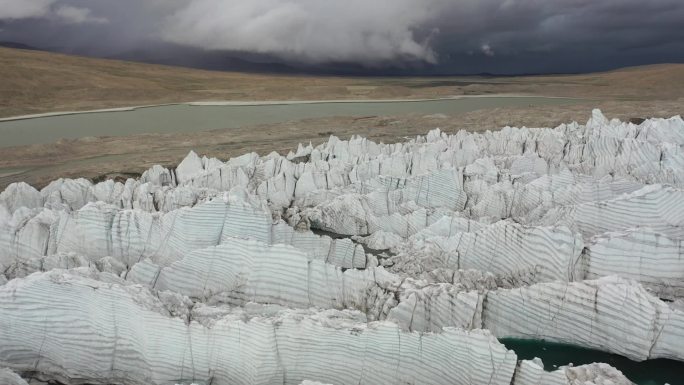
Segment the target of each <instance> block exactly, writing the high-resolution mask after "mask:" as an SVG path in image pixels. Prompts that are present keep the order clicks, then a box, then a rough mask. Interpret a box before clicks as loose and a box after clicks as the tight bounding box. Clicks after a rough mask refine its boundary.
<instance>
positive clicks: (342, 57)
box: [0, 0, 684, 74]
mask: <svg viewBox="0 0 684 385" xmlns="http://www.w3.org/2000/svg"><path fill="white" fill-rule="evenodd" d="M682 24H684V0H0V41H11V42H19V43H25V44H29V45H32V46H36V47H38V48H46V49H52V50H58V51H63V52H70V53H80V54H88V55H96V56H105V57H123V58H129V59H140V60H148V61H161V62H169V63H180V64H188V65H194V66H200V67H201V66H205V67H212V68H215V67H221V65H222V60H225V63H226V64H225V65H226V67H230V60H229V58H230V57H240V58H243V59H248V60H250V61H254V60H257V61H262V62H268V63H281V64H285V65H288V66H294V67H299V68H305V69H309V70H323V71H325V70H326V69H331V70H337V69H339V68H353V69H354V70H355V71H368V72H369V73H371V72H372V73H382V72H383V71H388V72H392V73H395V72H397V71H398V72H402V71H403V72H405V73H410V72H419V73H457V74H458V73H483V72H489V73H502V74H503V73H545V72H585V71H594V70H603V69H609V68H615V67H621V66H629V65H637V64H649V63H663V62H684V27H682ZM204 50H206V51H210V52H204Z"/></svg>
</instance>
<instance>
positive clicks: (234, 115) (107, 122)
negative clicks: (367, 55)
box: [0, 96, 581, 147]
mask: <svg viewBox="0 0 684 385" xmlns="http://www.w3.org/2000/svg"><path fill="white" fill-rule="evenodd" d="M580 101H581V100H580V99H568V98H545V97H515V96H509V97H470V98H468V97H466V98H461V99H437V100H421V101H366V102H363V101H361V102H356V101H354V102H315V103H307V102H304V103H291V104H257V105H188V104H176V105H164V106H152V107H141V108H137V109H134V110H128V111H106V112H89V113H76V114H69V115H53V116H44V117H34V118H29V119H20V120H6V121H0V147H10V146H21V145H28V144H36V143H51V142H54V141H56V140H58V139H60V138H67V139H76V138H81V137H85V136H124V135H133V134H141V133H171V132H195V131H206V130H213V129H222V128H236V127H240V126H244V125H253V124H268V123H278V122H286V121H295V120H301V119H308V118H323V117H332V116H376V115H400V114H406V113H419V114H426V115H428V114H437V113H443V114H450V113H460V112H468V111H474V110H478V109H484V108H495V107H527V106H556V105H566V104H574V103H578V102H580ZM426 129H427V127H426Z"/></svg>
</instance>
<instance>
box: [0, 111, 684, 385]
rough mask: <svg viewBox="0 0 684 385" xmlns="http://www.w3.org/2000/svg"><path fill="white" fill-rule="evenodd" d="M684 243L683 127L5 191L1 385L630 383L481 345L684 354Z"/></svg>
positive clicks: (199, 167)
mask: <svg viewBox="0 0 684 385" xmlns="http://www.w3.org/2000/svg"><path fill="white" fill-rule="evenodd" d="M683 242H684V121H683V120H682V119H681V118H680V117H673V118H669V119H647V120H645V121H644V122H642V123H641V124H633V123H629V122H621V121H618V120H608V119H607V118H605V117H604V116H603V114H602V113H601V112H600V111H598V110H594V111H593V112H592V116H591V118H590V119H589V121H588V122H587V123H586V124H578V123H569V124H562V125H560V126H558V127H555V128H526V127H523V128H516V127H505V128H502V129H501V130H498V131H486V132H466V131H459V132H457V133H454V134H447V133H445V132H442V131H440V130H439V129H434V130H432V131H430V132H429V133H428V134H427V135H425V136H418V137H415V138H411V139H407V141H406V142H403V143H394V144H384V143H375V142H373V141H370V140H368V139H365V138H362V137H358V136H355V137H352V138H351V139H349V140H342V139H339V138H336V137H334V136H331V137H330V139H329V140H328V141H326V142H325V143H323V144H320V145H317V146H314V145H312V144H308V145H306V144H302V145H299V146H298V148H297V149H296V150H293V151H292V152H290V153H289V154H287V155H285V156H283V155H280V154H277V153H271V154H268V155H265V156H259V155H258V154H255V153H249V154H245V155H243V156H240V157H236V158H232V159H229V160H227V161H221V160H218V159H216V158H207V157H200V156H199V155H198V154H196V153H195V152H190V153H189V154H188V155H187V156H186V158H185V159H184V160H183V161H182V162H181V163H180V164H179V165H178V166H177V167H176V168H165V167H162V166H154V167H152V168H150V169H149V170H147V171H146V172H145V173H143V174H142V176H141V177H140V178H138V179H133V178H131V179H128V180H127V181H125V182H115V181H113V180H107V181H103V182H100V183H93V182H91V181H89V180H87V179H58V180H56V181H54V182H52V183H50V184H49V185H47V186H46V187H44V188H43V189H41V190H37V189H35V188H34V187H32V186H30V185H28V184H26V183H22V182H19V183H14V184H11V185H9V186H8V187H7V188H6V189H5V190H4V191H3V192H1V193H0V382H3V383H4V382H7V383H9V384H22V383H24V380H22V377H24V378H27V377H26V376H30V378H32V379H35V381H50V380H52V381H59V382H60V383H63V384H80V383H93V384H112V383H115V384H169V383H179V384H181V383H182V384H190V383H197V384H209V383H211V384H214V385H215V384H246V385H251V384H276V383H278V384H281V383H282V384H284V383H286V384H301V383H307V384H315V383H323V384H360V383H363V384H396V383H406V384H425V383H429V384H441V383H444V384H447V383H448V384H475V385H476V384H517V385H524V384H550V385H555V384H568V385H570V384H579V383H582V384H609V383H610V384H630V383H631V382H630V381H629V380H628V379H627V378H626V377H624V376H623V375H622V374H621V373H620V372H619V370H617V369H615V368H612V367H610V366H609V365H607V364H602V363H593V364H587V365H580V366H565V367H561V368H557V369H556V370H554V371H548V370H545V368H544V363H543V362H542V361H541V360H539V359H535V360H523V359H520V358H518V356H517V355H516V353H515V352H514V351H512V350H508V349H507V348H506V347H505V346H504V345H503V344H501V343H500V342H499V341H498V339H501V338H523V339H533V340H546V341H550V342H558V343H567V344H572V345H576V346H581V347H586V348H592V349H596V350H601V351H605V352H609V353H614V354H619V355H621V356H624V357H627V358H629V359H632V360H634V361H643V360H650V359H656V358H667V359H671V360H676V361H684V246H683V245H684V243H683ZM547 369H548V368H547Z"/></svg>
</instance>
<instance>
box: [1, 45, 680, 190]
mask: <svg viewBox="0 0 684 385" xmlns="http://www.w3.org/2000/svg"><path fill="white" fill-rule="evenodd" d="M0 79H2V82H0V117H2V118H6V117H11V116H18V115H28V114H39V113H48V112H60V111H87V110H94V109H103V108H116V107H127V106H136V105H153V104H166V103H184V102H197V101H296V100H376V99H397V100H400V99H423V98H446V97H459V96H491V95H510V96H521V95H524V96H547V97H570V98H577V99H579V100H578V101H577V102H576V103H573V104H570V105H561V106H545V107H540V106H536V107H505V108H489V109H481V110H476V111H469V112H464V113H449V112H448V111H445V113H444V114H431V115H421V114H415V113H408V114H399V115H393V116H380V115H369V116H334V117H325V118H312V119H304V120H289V121H283V122H279V123H273V124H262V125H248V126H241V127H238V128H230V129H219V130H211V131H203V132H201V133H197V132H194V133H166V134H144V133H141V134H139V135H129V136H107V137H84V138H80V139H63V140H59V141H58V142H56V143H52V144H34V145H28V146H17V147H4V148H0V188H4V187H5V186H6V185H8V184H9V183H12V182H15V181H20V180H23V181H26V182H28V183H31V184H33V185H35V186H36V187H42V186H44V185H45V184H46V183H47V182H48V181H50V180H54V179H56V178H59V177H88V178H92V179H101V178H106V177H117V176H130V175H135V174H138V173H140V172H142V171H143V170H145V169H147V168H149V167H150V166H152V165H154V164H162V165H166V166H172V165H175V164H177V163H178V162H179V161H180V160H181V159H182V157H183V156H184V155H185V154H187V152H188V151H189V150H190V149H194V150H195V151H198V152H200V153H202V154H206V155H208V156H214V157H217V158H220V159H227V158H229V157H231V156H236V155H240V154H242V153H245V152H248V151H256V152H258V153H260V154H266V153H268V152H271V151H278V152H281V153H287V152H288V151H290V150H291V149H293V148H295V147H296V145H297V144H298V143H302V142H304V143H308V142H313V143H314V144H316V143H320V142H322V141H324V140H327V137H328V136H329V135H331V134H333V135H336V136H339V137H341V138H348V137H349V136H351V135H352V134H358V135H363V136H366V137H368V138H371V139H373V140H378V141H384V142H389V141H396V140H399V139H401V138H404V137H407V136H413V135H417V134H423V133H425V132H427V131H428V130H430V129H432V128H435V127H440V128H441V129H442V130H445V131H447V132H455V131H458V130H460V129H467V130H487V129H491V130H494V129H497V128H500V127H503V126H506V125H514V126H528V127H533V126H537V127H539V126H545V127H549V126H550V127H552V126H555V125H557V124H560V123H564V122H570V121H573V120H576V121H580V122H583V121H586V119H587V118H588V117H589V115H590V112H591V109H592V108H594V107H598V108H601V109H602V110H603V112H604V114H606V116H608V117H611V118H613V117H614V118H620V119H623V120H628V119H640V118H646V117H669V116H673V115H678V114H683V113H684V107H683V106H684V91H683V90H684V65H682V64H663V65H653V66H645V67H633V68H627V69H621V70H616V71H610V72H603V73H595V74H583V75H554V76H524V77H425V78H404V77H401V78H392V77H389V78H375V77H365V78H364V77H362V78H358V77H320V76H283V75H264V74H243V73H230V72H212V71H200V70H194V69H186V68H177V67H167V66H158V65H149V64H140V63H130V62H121V61H114V60H102V59H92V58H83V57H77V56H67V55H61V54H53V53H46V52H38V51H27V50H16V49H8V48H0ZM264 138H267V139H266V140H264ZM1 140H2V138H1V137H0V141H1Z"/></svg>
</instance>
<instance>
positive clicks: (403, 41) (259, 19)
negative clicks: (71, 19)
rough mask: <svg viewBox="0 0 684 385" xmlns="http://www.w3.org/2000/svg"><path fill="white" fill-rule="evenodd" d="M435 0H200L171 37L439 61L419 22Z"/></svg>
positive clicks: (286, 51) (249, 47)
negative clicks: (416, 31)
mask: <svg viewBox="0 0 684 385" xmlns="http://www.w3.org/2000/svg"><path fill="white" fill-rule="evenodd" d="M435 3H436V1H435V0H374V1H368V0H346V1H325V0H323V1H322V0H250V1H242V0H194V1H190V2H189V3H188V4H186V5H185V6H184V7H182V8H181V9H179V10H178V11H177V12H176V13H175V14H174V15H173V16H172V17H171V18H169V20H168V22H167V23H166V25H165V28H164V29H163V31H162V33H163V37H164V38H166V39H168V40H170V41H173V42H176V43H183V44H189V45H196V46H201V47H204V48H210V49H225V50H236V51H254V52H259V53H269V54H276V55H279V56H282V57H284V58H288V59H298V60H303V61H308V62H327V61H354V62H363V63H368V62H377V61H389V60H396V59H402V58H408V59H420V60H425V61H427V62H432V63H434V62H436V61H437V59H436V54H435V52H434V51H433V50H432V49H431V48H430V47H429V40H428V39H425V40H423V41H419V40H418V39H417V38H416V36H415V34H414V32H413V29H414V28H416V27H419V26H421V25H424V24H425V23H427V22H429V21H430V20H431V19H433V18H434V17H436V12H435V7H433V5H434V4H435Z"/></svg>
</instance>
